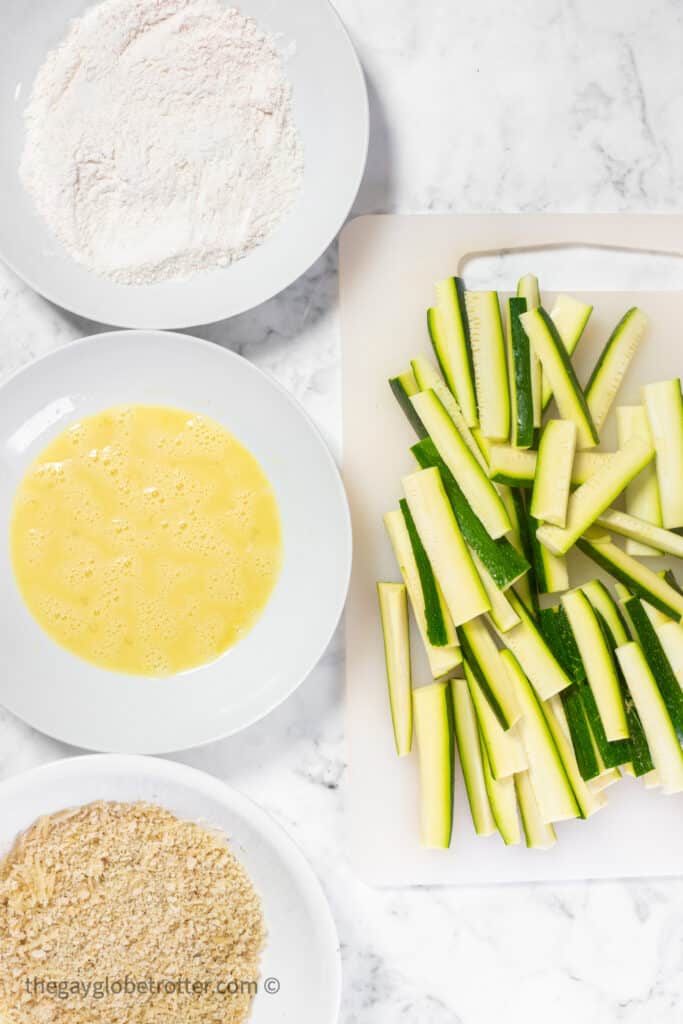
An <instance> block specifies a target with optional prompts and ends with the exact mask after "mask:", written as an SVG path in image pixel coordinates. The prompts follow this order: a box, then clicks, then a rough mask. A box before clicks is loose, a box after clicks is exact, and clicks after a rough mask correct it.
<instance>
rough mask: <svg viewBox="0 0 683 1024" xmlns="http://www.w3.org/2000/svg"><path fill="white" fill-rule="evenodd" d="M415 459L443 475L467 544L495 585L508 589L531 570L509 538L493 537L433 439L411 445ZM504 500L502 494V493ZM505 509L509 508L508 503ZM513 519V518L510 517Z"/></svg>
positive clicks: (442, 478) (448, 495) (449, 498)
mask: <svg viewBox="0 0 683 1024" xmlns="http://www.w3.org/2000/svg"><path fill="white" fill-rule="evenodd" d="M411 451H412V453H413V455H414V456H415V459H416V460H417V463H418V465H419V466H421V467H422V469H429V468H431V467H435V468H436V469H438V470H439V473H440V474H441V481H442V483H443V486H444V490H445V492H446V496H447V497H448V500H449V502H450V503H451V508H452V509H453V512H454V513H455V518H456V519H457V520H458V525H459V527H460V529H461V531H462V535H463V537H464V538H465V540H466V542H467V545H468V547H469V548H470V549H471V550H472V551H476V553H477V555H478V556H479V558H480V559H481V561H482V563H483V564H484V565H485V566H486V568H487V570H488V572H489V573H490V575H491V577H492V578H493V579H494V580H495V582H496V584H497V585H498V586H499V587H500V588H501V589H502V590H505V589H506V588H507V587H509V586H510V585H511V584H512V583H514V582H515V581H516V580H519V579H520V577H523V576H524V574H525V573H526V572H528V570H529V563H528V562H527V561H526V559H525V558H524V557H523V555H521V554H520V552H519V551H517V550H516V549H515V547H514V546H513V545H512V544H511V543H510V541H509V540H508V539H507V537H498V538H497V539H496V540H494V539H493V538H492V537H491V535H490V534H489V533H488V532H487V530H486V527H485V526H484V524H483V523H482V522H481V520H480V519H479V517H478V516H477V515H476V514H475V512H474V511H473V509H472V508H471V506H470V504H469V502H468V501H467V498H466V497H465V495H464V494H463V492H462V490H461V488H460V486H459V484H458V482H457V481H456V479H455V477H454V476H453V474H452V473H451V471H450V470H449V468H448V466H447V465H446V464H445V462H444V461H443V459H442V458H441V456H440V455H439V453H438V451H437V448H436V446H435V444H434V442H433V441H432V440H431V438H428V437H427V438H424V439H423V440H422V441H420V442H419V443H418V444H416V445H413V447H412V448H411ZM501 500H503V499H502V496H501ZM505 508H506V510H507V511H508V515H509V514H510V513H509V510H508V507H507V504H506V505H505ZM510 521H511V522H512V520H510Z"/></svg>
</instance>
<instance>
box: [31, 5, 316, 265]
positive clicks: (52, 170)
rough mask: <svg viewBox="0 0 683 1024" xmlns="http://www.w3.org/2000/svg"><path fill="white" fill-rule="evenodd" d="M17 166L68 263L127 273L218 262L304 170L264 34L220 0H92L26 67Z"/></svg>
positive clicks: (277, 64)
mask: <svg viewBox="0 0 683 1024" xmlns="http://www.w3.org/2000/svg"><path fill="white" fill-rule="evenodd" d="M25 116H26V140H25V146H24V152H23V155H22V159H21V167H20V173H21V177H22V180H23V182H24V184H25V187H26V188H27V190H28V192H29V193H30V195H31V196H32V198H33V201H34V203H35V206H36V208H37V210H38V212H39V213H40V215H41V216H42V217H43V218H44V220H45V221H46V222H47V224H48V226H49V227H50V229H51V230H52V232H53V233H54V234H55V235H56V236H57V238H59V240H60V241H61V242H62V243H63V244H64V245H65V246H66V248H67V249H68V250H69V252H70V253H71V255H72V256H73V257H74V259H76V260H77V261H78V262H79V263H81V264H83V265H85V266H86V267H89V268H90V269H91V270H93V271H95V272H97V273H99V274H103V275H106V276H109V277H111V278H114V279H115V280H117V281H119V282H122V283H126V284H151V283H154V282H156V281H161V280H164V279H167V278H179V277H187V276H189V275H191V274H194V273H195V272H197V271H201V270H207V269H210V268H212V267H218V266H226V265H228V264H230V263H231V262H232V261H233V260H236V259H239V258H240V257H242V256H244V255H245V254H246V253H248V252H249V251H250V250H251V249H253V248H254V247H255V246H257V245H259V244H260V243H261V242H263V240H264V239H265V238H267V237H268V235H269V234H270V233H271V232H272V231H273V230H274V228H275V227H276V226H277V225H278V224H279V223H280V221H281V220H282V218H283V217H284V216H285V215H286V213H287V212H288V211H289V210H290V209H291V207H292V205H293V203H294V202H295V200H296V198H297V196H298V194H299V192H300V189H301V184H302V179H303V155H302V146H301V141H300V138H299V135H298V132H297V129H296V125H295V123H294V118H293V113H292V103H291V86H290V84H289V81H288V80H287V78H286V76H285V73H284V68H283V63H282V57H281V54H280V52H279V51H278V49H277V46H276V43H275V40H274V39H273V38H272V37H271V36H269V35H267V34H266V33H265V32H264V31H263V30H262V29H261V28H259V26H258V25H257V24H256V22H255V21H253V20H252V19H250V18H246V17H244V16H243V15H242V14H240V12H239V11H237V10H236V9H234V8H233V9H229V8H227V7H226V6H225V5H224V4H223V3H221V2H220V0H105V2H104V3H101V4H99V5H98V6H95V7H92V8H90V10H88V11H87V13H86V14H85V15H84V16H83V17H82V18H80V19H78V20H77V21H74V22H73V23H72V24H71V26H70V29H69V32H68V34H67V36H66V38H65V40H64V42H63V43H62V44H61V46H60V47H59V48H58V49H56V50H54V51H53V52H52V53H50V54H48V56H47V58H46V60H45V63H44V64H43V66H42V68H41V69H40V71H39V72H38V75H37V77H36V81H35V83H34V86H33V92H32V95H31V99H30V102H29V104H28V107H27V110H26V115H25Z"/></svg>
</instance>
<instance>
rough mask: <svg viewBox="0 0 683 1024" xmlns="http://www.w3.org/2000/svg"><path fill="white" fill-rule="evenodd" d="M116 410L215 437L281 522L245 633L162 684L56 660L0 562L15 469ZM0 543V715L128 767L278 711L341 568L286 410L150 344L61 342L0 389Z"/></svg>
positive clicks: (253, 379) (58, 654) (240, 364)
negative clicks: (173, 412)
mask: <svg viewBox="0 0 683 1024" xmlns="http://www.w3.org/2000/svg"><path fill="white" fill-rule="evenodd" d="M126 402H147V403H159V404H166V405H171V406H177V407H180V408H184V409H189V410H192V411H196V412H200V413H204V414H206V415H208V416H212V417H214V418H215V419H216V420H218V421H219V422H221V423H223V424H224V425H225V426H226V427H227V428H228V429H229V430H230V431H232V432H233V433H234V434H235V435H236V436H237V437H238V438H239V439H240V440H241V441H242V442H243V443H244V444H246V445H247V447H248V448H249V449H250V450H251V452H253V454H254V455H255V456H256V458H257V459H258V460H259V461H260V463H261V465H262V466H263V468H264V470H265V472H266V473H267V475H268V477H269V479H270V481H271V483H272V485H273V487H274V489H275V493H276V496H277V500H278V503H279V506H280V514H281V518H282V527H283V534H284V564H283V568H282V573H281V575H280V578H279V580H278V582H277V584H276V587H275V589H274V591H273V594H272V596H271V598H270V601H269V603H268V605H267V607H266V609H265V611H264V613H263V615H262V616H261V618H260V619H259V621H258V622H257V623H256V625H255V627H254V628H253V629H252V630H251V631H250V632H249V633H248V634H247V636H246V637H245V638H244V639H243V640H242V641H241V642H240V643H239V644H237V645H236V646H235V647H233V648H231V649H230V650H229V651H227V652H226V653H225V654H224V655H223V656H222V657H221V658H219V659H218V660H217V661H214V662H212V663H210V664H208V665H205V666H203V667H201V668H198V669H195V670H194V671H191V672H186V673H183V674H181V675H177V676H173V677H171V678H167V679H159V680H155V679H148V678H139V677H134V676H127V675H119V674H117V673H112V672H107V671H104V670H103V669H99V668H96V667H94V666H92V665H90V664H88V663H87V662H85V661H82V660H80V659H79V658H77V657H75V656H74V655H72V654H70V653H69V652H68V651H66V650H64V649H63V648H61V647H59V646H57V644H55V642H54V641H53V640H51V639H50V637H49V636H48V635H47V633H45V632H44V631H43V630H42V629H41V627H40V626H38V624H37V623H36V622H35V620H34V619H33V617H32V616H31V614H30V613H29V611H28V609H27V608H26V606H25V604H24V602H23V600H22V598H21V596H20V594H19V591H18V588H17V585H16V582H15V579H14V575H13V572H12V567H11V564H10V557H9V544H8V540H7V538H8V530H9V518H10V513H11V507H12V501H13V496H14V493H15V491H16V488H17V486H18V484H19V482H20V480H21V477H22V475H23V473H24V472H25V470H26V468H27V466H28V465H29V463H30V462H31V461H32V460H33V458H35V456H36V455H37V454H38V452H39V451H40V450H41V449H42V448H43V447H44V446H45V444H46V443H47V442H48V441H49V440H50V439H51V438H52V437H54V436H55V435H56V434H58V433H59V432H60V431H62V430H63V429H64V428H65V427H66V426H67V425H68V424H69V423H71V422H73V421H74V420H77V419H79V418H80V417H82V416H84V415H89V414H91V413H94V412H96V411H97V410H100V409H103V408H106V407H107V406H111V405H116V404H117V403H126ZM0 536H1V537H2V543H1V544H0V608H2V616H0V703H2V704H4V705H5V706H6V707H8V708H9V709H10V711H13V712H14V713H15V714H17V715H19V716H20V717H21V718H23V719H25V721H27V722H29V723H30V724H31V725H33V726H35V727H36V728H37V729H40V730H41V731H42V732H46V733H48V734H49V735H51V736H56V737H57V738H58V739H61V740H64V741H66V742H68V743H73V744H75V745H76V746H80V747H87V748H89V749H91V750H105V751H117V752H130V753H147V754H150V753H162V752H164V751H169V750H179V749H181V748H185V747H192V746H197V745H199V744H202V743H207V742H209V741H210V740H214V739H219V738H221V737H223V736H227V735H228V734H230V733H233V732H237V731H238V730H239V729H243V728H244V727H245V726H247V725H249V724H250V723H252V722H254V721H256V720H257V719H259V718H262V717H263V715H265V714H266V713H267V712H268V711H270V710H272V708H274V707H276V706H277V705H278V704H279V703H280V702H281V701H283V700H284V699H285V697H287V696H288V695H289V694H290V693H291V692H292V691H293V690H294V689H295V688H296V687H297V686H298V685H299V683H301V682H302V680H303V679H304V678H305V677H306V676H307V675H308V673H309V672H310V671H311V669H312V668H313V666H314V665H315V664H316V662H317V661H318V659H319V658H320V656H321V655H322V653H323V651H324V650H325V647H326V646H327V644H328V642H329V640H330V637H331V635H332V633H333V631H334V628H335V626H336V625H337V622H338V619H339V616H340V614H341V610H342V607H343V604H344V599H345V596H346V591H347V587H348V577H349V571H350V562H351V532H350V525H349V513H348V506H347V503H346V496H345V494H344V489H343V486H342V484H341V480H340V478H339V473H338V471H337V468H336V466H335V464H334V461H333V459H332V457H331V455H330V454H329V452H328V450H327V448H326V446H325V444H324V442H323V440H322V438H321V437H320V435H319V434H318V432H317V430H316V429H315V427H314V426H313V425H312V424H311V422H310V421H309V420H308V418H307V417H306V415H305V413H304V412H303V411H302V410H301V408H300V407H299V406H298V405H297V403H296V402H295V401H294V400H293V399H292V398H291V397H290V396H289V395H288V394H287V392H285V391H284V390H283V389H282V388H280V387H279V385H277V384H276V383H274V382H273V381H272V380H270V379H269V378H268V377H266V376H265V374H263V373H261V371H260V370H257V369H256V368H255V367H254V366H252V365H251V364H250V363H248V362H247V361H246V360H245V359H242V358H241V357H240V356H237V355H234V354H233V353H232V352H229V351H227V350H226V349H222V348H219V347H218V346H217V345H213V344H211V343H210V342H205V341H200V340H197V339H196V338H190V337H188V336H187V335H183V334H167V333H162V332H155V331H126V332H120V333H119V332H114V333H111V334H100V335H96V336H95V337H93V338H86V339H84V340H83V341H77V342H74V343H73V344H71V345H66V346H65V347H63V348H60V349H57V350H56V351H55V352H52V353H50V354H49V355H47V356H45V357H44V358H42V359H39V360H38V361H37V362H34V363H32V364H31V365H30V366H28V367H26V368H25V369H23V370H21V371H20V372H19V373H17V374H16V375H15V376H14V377H12V378H11V379H10V380H9V381H7V382H6V383H5V384H4V385H3V387H2V388H0Z"/></svg>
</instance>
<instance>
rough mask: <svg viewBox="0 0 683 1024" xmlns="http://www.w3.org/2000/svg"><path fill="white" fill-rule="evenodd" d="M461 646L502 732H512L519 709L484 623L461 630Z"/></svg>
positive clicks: (468, 624)
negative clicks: (509, 730) (506, 730)
mask: <svg viewBox="0 0 683 1024" xmlns="http://www.w3.org/2000/svg"><path fill="white" fill-rule="evenodd" d="M460 642H461V645H462V651H463V654H464V656H465V658H466V661H467V664H468V666H469V668H470V671H471V672H473V674H474V676H475V678H476V680H477V682H478V683H479V686H480V689H481V691H482V692H483V693H484V695H485V696H486V699H487V700H488V702H489V704H490V706H491V708H492V710H493V712H494V714H495V715H496V718H497V719H498V721H499V722H500V724H501V726H502V728H503V729H511V728H512V726H513V725H514V724H515V722H517V721H518V720H519V715H520V712H519V705H518V704H517V700H516V698H515V694H514V691H513V688H512V686H511V685H510V681H509V679H508V677H507V673H506V672H505V670H504V668H503V664H502V662H501V660H500V658H501V655H500V651H499V650H498V648H497V647H496V645H495V643H494V641H493V637H492V636H491V634H490V633H489V631H488V629H487V627H486V624H485V623H484V621H483V620H482V619H474V620H473V621H472V622H468V623H466V624H465V625H464V626H462V628H461V629H460Z"/></svg>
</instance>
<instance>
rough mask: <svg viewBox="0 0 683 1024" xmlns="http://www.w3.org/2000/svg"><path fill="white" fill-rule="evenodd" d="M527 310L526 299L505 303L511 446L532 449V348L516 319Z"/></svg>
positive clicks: (511, 300)
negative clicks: (510, 398)
mask: <svg viewBox="0 0 683 1024" xmlns="http://www.w3.org/2000/svg"><path fill="white" fill-rule="evenodd" d="M526 311H527V301H526V299H525V298H520V297H516V298H512V299H509V300H508V326H509V332H510V363H511V365H510V367H509V373H510V391H511V395H512V396H513V398H514V400H513V402H512V408H511V410H510V411H511V413H512V430H511V433H512V443H513V444H514V445H515V447H517V448H531V446H532V445H533V443H534V396H533V390H532V384H531V345H530V344H529V339H528V337H527V334H526V331H525V330H524V328H523V327H522V322H521V320H520V319H519V318H520V316H521V315H522V313H526Z"/></svg>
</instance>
